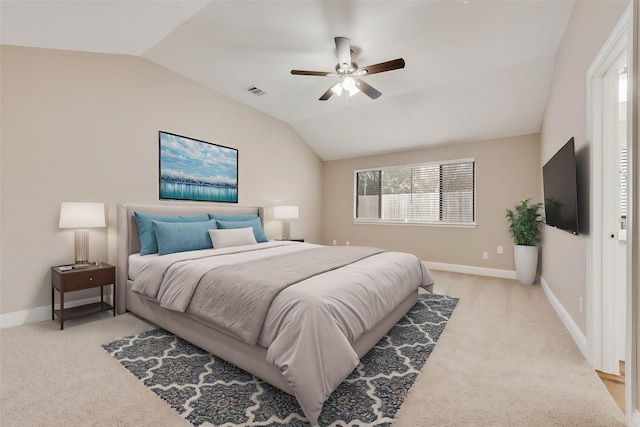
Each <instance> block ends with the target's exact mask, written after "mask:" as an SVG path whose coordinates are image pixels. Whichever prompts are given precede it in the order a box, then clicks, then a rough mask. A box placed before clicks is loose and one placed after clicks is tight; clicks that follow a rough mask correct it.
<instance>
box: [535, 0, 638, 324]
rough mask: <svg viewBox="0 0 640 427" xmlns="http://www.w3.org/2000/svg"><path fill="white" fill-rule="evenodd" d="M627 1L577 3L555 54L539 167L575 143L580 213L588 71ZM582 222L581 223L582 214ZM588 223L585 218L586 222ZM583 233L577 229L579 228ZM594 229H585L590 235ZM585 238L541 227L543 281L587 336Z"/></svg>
mask: <svg viewBox="0 0 640 427" xmlns="http://www.w3.org/2000/svg"><path fill="white" fill-rule="evenodd" d="M628 4H629V3H628V1H626V0H625V1H613V0H612V1H578V2H576V4H575V6H574V9H573V14H572V16H571V19H570V21H569V25H568V27H567V30H566V32H565V35H564V38H563V40H562V43H561V46H560V49H559V50H558V53H557V55H556V61H555V65H554V70H553V77H552V83H551V90H550V93H549V99H548V101H547V107H546V109H545V114H544V118H543V125H542V129H541V133H540V138H541V148H542V150H541V159H540V164H541V165H542V164H544V163H545V162H546V161H547V160H549V158H551V156H552V155H553V154H554V153H555V152H556V151H557V150H558V149H559V148H560V147H561V146H562V144H564V143H565V142H566V141H567V140H568V139H569V138H571V137H574V138H575V144H576V152H578V157H579V160H580V171H579V173H578V175H579V184H582V186H583V187H582V189H580V190H579V195H580V199H581V200H580V207H581V210H580V213H581V214H588V209H589V200H588V196H589V190H588V188H586V189H585V188H584V187H585V184H586V185H587V186H588V179H589V171H588V166H589V157H588V153H589V141H587V80H586V76H587V70H588V68H589V67H590V66H591V64H592V62H593V60H594V59H595V57H596V55H597V54H598V52H599V51H600V49H601V48H602V46H603V44H604V42H605V41H606V39H607V37H608V36H609V34H610V33H611V31H612V30H613V27H614V26H615V25H616V23H617V22H618V20H619V19H620V17H621V16H622V13H623V12H624V11H625V9H626V8H627V6H628ZM582 219H583V220H585V218H584V215H583V218H582ZM586 220H587V221H588V218H586ZM581 228H582V227H581ZM594 232H599V230H590V233H589V234H591V233H594ZM589 244H590V243H589V237H588V236H587V235H580V236H573V235H571V234H569V233H566V232H563V231H559V230H556V229H552V228H550V227H545V229H544V231H543V246H542V277H543V279H544V280H545V282H546V283H547V284H548V285H549V288H550V289H551V291H552V292H553V293H554V295H555V296H556V297H557V298H558V300H559V301H560V302H561V303H562V305H563V306H564V308H565V309H566V310H567V312H568V313H569V315H570V316H571V318H572V319H573V320H574V322H575V323H576V325H577V326H578V327H579V328H580V330H581V331H582V332H583V333H584V334H585V335H586V310H583V311H582V312H580V305H579V298H584V301H587V300H586V284H587V246H588V245H589Z"/></svg>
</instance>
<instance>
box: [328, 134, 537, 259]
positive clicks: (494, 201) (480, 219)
mask: <svg viewBox="0 0 640 427" xmlns="http://www.w3.org/2000/svg"><path fill="white" fill-rule="evenodd" d="M539 152H540V144H539V135H537V134H536V135H525V136H518V137H512V138H503V139H497V140H489V141H479V142H472V143H461V144H449V145H443V146H439V147H434V148H425V149H420V150H413V151H407V152H400V153H391V154H385V155H378V156H371V157H360V158H353V159H346V160H337V161H331V162H325V166H324V173H323V197H322V242H323V243H324V244H331V243H332V241H333V240H334V239H335V240H337V241H338V244H341V245H344V244H345V241H347V240H348V241H350V244H352V245H366V246H377V247H383V248H386V249H390V250H400V251H407V252H411V253H414V254H415V255H417V256H418V257H419V258H420V259H422V260H425V261H431V262H439V263H447V264H459V265H464V266H476V267H483V268H492V269H502V270H510V271H513V270H514V265H513V242H512V240H511V237H510V235H509V232H508V223H507V220H506V218H505V210H506V209H507V208H513V207H514V206H515V205H516V204H517V203H518V202H519V201H521V200H523V199H526V198H531V199H533V200H534V201H541V189H542V183H541V182H542V181H541V173H540V165H539V164H538V160H537V159H538V157H539ZM470 157H473V158H475V159H476V186H477V195H476V200H477V223H478V226H477V227H476V228H450V227H435V226H399V225H362V224H358V225H355V224H353V222H352V220H353V197H354V196H353V179H354V178H353V171H354V170H356V169H365V168H371V167H381V166H393V165H403V164H413V163H423V162H431V161H438V160H449V159H461V158H470ZM499 245H500V246H504V254H502V255H498V254H496V249H497V246H499ZM484 251H486V252H489V259H488V260H484V259H483V258H482V252H484Z"/></svg>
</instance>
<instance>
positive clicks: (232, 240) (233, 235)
mask: <svg viewBox="0 0 640 427" xmlns="http://www.w3.org/2000/svg"><path fill="white" fill-rule="evenodd" d="M209 237H211V242H212V243H213V248H214V249H220V248H228V247H230V246H244V245H255V244H256V243H258V242H256V237H255V236H254V234H253V228H252V227H247V228H229V229H223V230H209Z"/></svg>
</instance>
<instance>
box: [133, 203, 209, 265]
mask: <svg viewBox="0 0 640 427" xmlns="http://www.w3.org/2000/svg"><path fill="white" fill-rule="evenodd" d="M134 214H135V216H136V223H137V224H138V233H139V235H140V255H149V254H155V253H158V242H157V241H156V234H155V232H154V231H153V227H152V225H151V221H162V222H202V221H208V220H209V215H207V214H201V215H192V216H182V215H179V216H178V215H151V214H145V213H140V212H134Z"/></svg>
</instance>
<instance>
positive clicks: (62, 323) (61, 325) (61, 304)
mask: <svg viewBox="0 0 640 427" xmlns="http://www.w3.org/2000/svg"><path fill="white" fill-rule="evenodd" d="M63 329H64V292H60V330H63Z"/></svg>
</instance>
